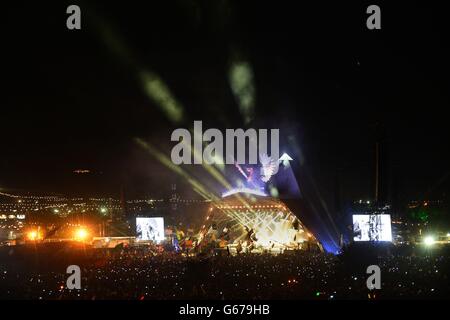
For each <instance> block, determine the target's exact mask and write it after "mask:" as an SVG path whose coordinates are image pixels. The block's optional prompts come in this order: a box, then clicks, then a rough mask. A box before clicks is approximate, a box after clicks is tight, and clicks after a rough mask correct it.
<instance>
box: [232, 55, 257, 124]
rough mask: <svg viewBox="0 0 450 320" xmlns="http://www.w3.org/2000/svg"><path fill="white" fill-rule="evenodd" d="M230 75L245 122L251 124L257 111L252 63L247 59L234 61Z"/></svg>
mask: <svg viewBox="0 0 450 320" xmlns="http://www.w3.org/2000/svg"><path fill="white" fill-rule="evenodd" d="M228 77H229V81H230V86H231V90H232V91H233V94H234V96H235V98H236V100H237V103H238V106H239V110H240V112H241V114H242V116H243V117H244V123H245V124H249V123H250V122H251V121H252V120H253V116H254V111H255V85H254V80H253V79H254V75H253V70H252V68H251V66H250V63H248V62H247V61H238V60H236V61H233V62H232V63H231V66H230V69H229V73H228Z"/></svg>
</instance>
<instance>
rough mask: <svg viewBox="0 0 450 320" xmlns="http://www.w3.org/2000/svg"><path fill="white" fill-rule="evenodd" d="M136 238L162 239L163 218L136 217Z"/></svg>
mask: <svg viewBox="0 0 450 320" xmlns="http://www.w3.org/2000/svg"><path fill="white" fill-rule="evenodd" d="M136 238H137V239H139V240H152V241H163V240H164V218H162V217H157V218H136Z"/></svg>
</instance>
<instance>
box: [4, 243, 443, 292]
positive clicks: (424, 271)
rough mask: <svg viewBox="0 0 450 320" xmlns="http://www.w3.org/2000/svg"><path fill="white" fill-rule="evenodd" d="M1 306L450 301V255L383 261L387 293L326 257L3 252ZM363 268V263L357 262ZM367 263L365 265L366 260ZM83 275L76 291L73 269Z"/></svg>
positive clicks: (361, 272) (400, 255)
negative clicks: (15, 302)
mask: <svg viewBox="0 0 450 320" xmlns="http://www.w3.org/2000/svg"><path fill="white" fill-rule="evenodd" d="M2 249H4V250H2V252H1V254H0V259H1V261H2V262H5V263H2V264H1V265H0V287H1V289H2V290H0V298H1V299H89V300H91V299H138V300H144V299H327V300H333V299H364V300H367V299H405V298H407V299H416V298H420V299H423V298H425V299H433V298H444V297H448V296H449V293H450V291H449V288H448V283H449V282H448V270H450V268H449V267H450V256H449V255H448V251H447V252H443V251H436V252H421V254H412V253H408V254H407V253H405V252H396V253H392V252H391V253H389V254H386V255H384V256H382V257H377V264H378V265H379V266H380V269H381V289H380V290H369V289H368V288H367V284H366V280H367V278H368V277H369V276H370V275H369V274H367V273H366V266H365V265H364V263H359V264H358V263H354V264H353V263H352V262H351V261H352V259H358V258H357V257H356V256H355V257H352V258H350V259H348V258H347V259H342V258H341V257H337V256H333V255H328V254H324V253H312V252H299V251H294V252H290V253H284V254H279V255H269V254H240V255H234V256H232V255H228V254H213V255H196V256H188V255H184V254H181V253H177V252H167V251H163V252H161V251H162V250H159V248H157V247H145V248H120V249H110V250H104V249H91V248H89V249H87V248H79V247H68V248H67V247H64V248H63V247H48V248H45V247H43V248H36V247H28V248H21V249H20V250H19V249H18V248H13V247H11V249H5V248H2ZM355 261H356V260H355ZM360 262H361V261H360ZM71 264H75V265H79V266H80V268H81V289H79V290H77V289H73V290H69V289H67V287H66V280H67V278H68V277H69V276H70V274H67V273H66V268H67V266H69V265H71Z"/></svg>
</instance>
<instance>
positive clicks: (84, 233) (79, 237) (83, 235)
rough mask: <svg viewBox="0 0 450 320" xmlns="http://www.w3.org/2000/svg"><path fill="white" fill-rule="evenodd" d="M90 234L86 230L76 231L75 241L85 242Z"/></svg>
mask: <svg viewBox="0 0 450 320" xmlns="http://www.w3.org/2000/svg"><path fill="white" fill-rule="evenodd" d="M88 235H89V232H88V231H87V230H86V229H85V228H79V229H77V230H76V231H75V239H76V240H78V241H84V240H86V238H87V237H88Z"/></svg>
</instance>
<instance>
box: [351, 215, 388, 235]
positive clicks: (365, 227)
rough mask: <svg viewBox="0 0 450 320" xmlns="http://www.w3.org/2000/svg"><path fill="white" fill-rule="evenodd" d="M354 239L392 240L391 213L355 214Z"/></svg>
mask: <svg viewBox="0 0 450 320" xmlns="http://www.w3.org/2000/svg"><path fill="white" fill-rule="evenodd" d="M353 240H354V241H392V230H391V215H389V214H354V215H353Z"/></svg>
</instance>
